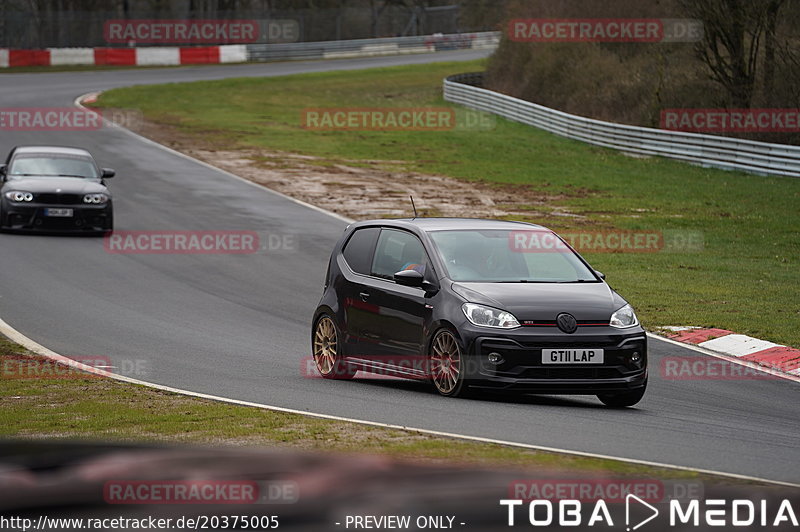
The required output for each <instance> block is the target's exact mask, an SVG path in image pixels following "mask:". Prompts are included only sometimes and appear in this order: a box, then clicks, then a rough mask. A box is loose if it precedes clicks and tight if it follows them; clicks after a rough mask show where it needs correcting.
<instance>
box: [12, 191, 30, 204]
mask: <svg viewBox="0 0 800 532" xmlns="http://www.w3.org/2000/svg"><path fill="white" fill-rule="evenodd" d="M6 198H8V199H10V200H11V201H14V202H16V203H22V202H27V203H30V202H31V201H33V194H32V193H30V192H20V191H18V190H12V191H11V192H6Z"/></svg>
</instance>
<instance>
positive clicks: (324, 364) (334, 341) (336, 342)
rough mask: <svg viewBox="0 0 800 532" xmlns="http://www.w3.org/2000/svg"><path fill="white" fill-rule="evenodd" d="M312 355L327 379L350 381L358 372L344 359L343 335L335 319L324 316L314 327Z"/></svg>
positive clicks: (321, 373) (320, 371)
mask: <svg viewBox="0 0 800 532" xmlns="http://www.w3.org/2000/svg"><path fill="white" fill-rule="evenodd" d="M311 342H312V343H311V355H312V356H313V357H314V364H315V365H316V366H317V371H319V374H320V375H322V377H323V378H325V379H338V380H349V379H352V378H353V377H355V375H356V371H357V370H355V369H353V368H352V367H351V366H350V365H349V364H347V363H346V362H345V361H344V360H343V359H342V349H341V345H342V342H341V335H340V334H339V328H338V327H336V322H335V321H334V319H333V318H332V317H331V316H330V315H328V314H323V315H322V316H320V318H319V319H318V320H317V323H316V324H315V325H314V336H313V337H312V341H311Z"/></svg>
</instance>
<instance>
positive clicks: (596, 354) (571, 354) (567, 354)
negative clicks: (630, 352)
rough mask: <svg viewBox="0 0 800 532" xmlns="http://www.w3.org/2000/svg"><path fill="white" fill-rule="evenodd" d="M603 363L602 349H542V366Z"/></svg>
mask: <svg viewBox="0 0 800 532" xmlns="http://www.w3.org/2000/svg"><path fill="white" fill-rule="evenodd" d="M602 363H603V350H602V349H542V364H602Z"/></svg>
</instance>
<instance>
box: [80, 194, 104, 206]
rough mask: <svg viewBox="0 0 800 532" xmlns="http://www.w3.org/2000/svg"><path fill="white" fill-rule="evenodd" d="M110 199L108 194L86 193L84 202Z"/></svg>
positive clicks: (101, 201) (96, 202)
mask: <svg viewBox="0 0 800 532" xmlns="http://www.w3.org/2000/svg"><path fill="white" fill-rule="evenodd" d="M107 201H108V196H107V195H106V194H86V195H85V196H84V197H83V202H84V203H94V204H98V203H106V202H107Z"/></svg>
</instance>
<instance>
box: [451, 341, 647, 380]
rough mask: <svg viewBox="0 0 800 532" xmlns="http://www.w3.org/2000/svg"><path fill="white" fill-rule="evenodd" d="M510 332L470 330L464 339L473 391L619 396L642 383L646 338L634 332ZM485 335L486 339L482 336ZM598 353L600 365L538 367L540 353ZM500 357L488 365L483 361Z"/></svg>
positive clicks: (544, 365)
mask: <svg viewBox="0 0 800 532" xmlns="http://www.w3.org/2000/svg"><path fill="white" fill-rule="evenodd" d="M544 329H545V330H542V329H539V328H529V327H520V328H518V329H514V330H511V331H498V332H499V334H498V332H495V331H486V330H485V329H483V330H477V329H475V328H471V330H470V331H468V334H467V335H466V338H462V339H463V340H465V344H466V345H465V353H467V360H466V361H467V364H466V369H467V373H466V375H467V379H468V380H469V383H470V385H471V386H473V387H479V388H491V389H496V390H515V391H516V390H521V391H530V392H538V393H555V394H592V395H594V394H605V393H624V392H629V391H633V390H636V389H639V388H641V387H642V386H644V385H645V384H646V381H647V336H646V334H645V331H644V330H643V329H642V328H640V327H635V328H634V329H633V330H629V331H620V330H617V329H614V328H613V327H605V326H604V327H581V328H580V329H579V330H578V332H576V333H574V334H565V333H561V332H560V331H558V330H557V329H555V328H554V327H550V328H544ZM487 332H489V334H487ZM545 348H553V349H571V348H593V349H603V351H604V361H603V363H602V364H543V363H542V349H545ZM490 354H495V355H500V357H501V358H502V362H500V363H492V362H490V361H489V355H490Z"/></svg>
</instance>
